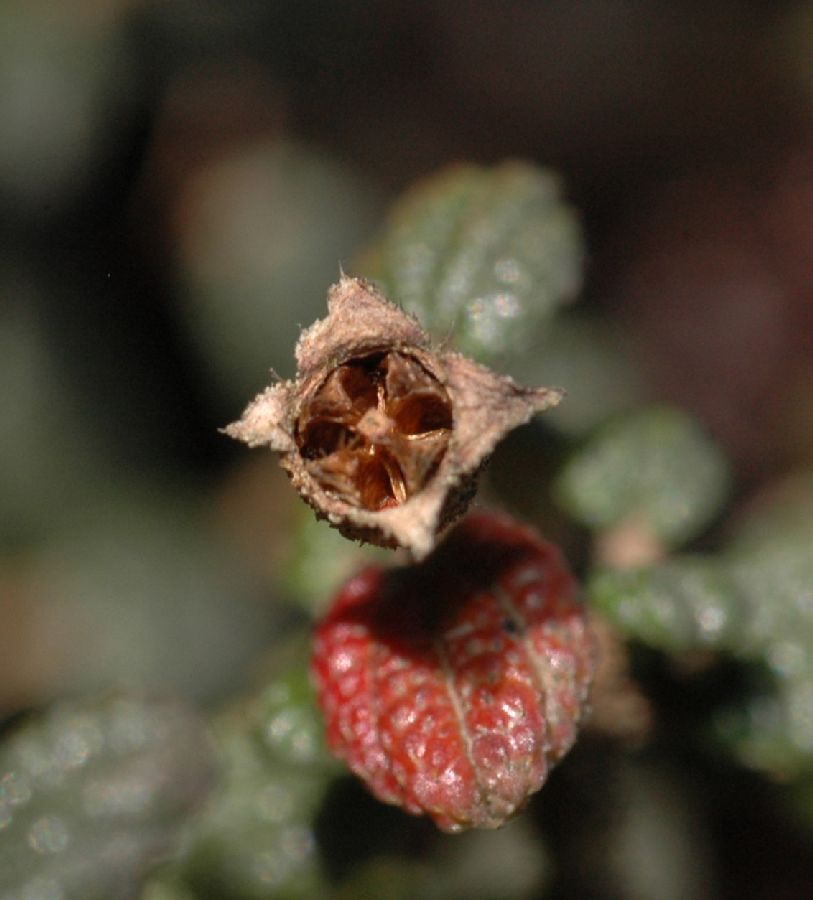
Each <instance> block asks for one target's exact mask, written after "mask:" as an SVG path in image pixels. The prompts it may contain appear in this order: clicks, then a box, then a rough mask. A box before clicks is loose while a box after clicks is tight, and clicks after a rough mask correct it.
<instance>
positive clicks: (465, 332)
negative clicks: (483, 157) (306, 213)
mask: <svg viewBox="0 0 813 900" xmlns="http://www.w3.org/2000/svg"><path fill="white" fill-rule="evenodd" d="M583 257H584V251H583V247H582V235H581V229H580V226H579V222H578V219H577V217H576V214H575V213H574V211H573V209H572V208H571V207H570V206H568V205H567V204H566V203H565V201H564V200H563V198H562V191H561V186H560V182H559V179H558V178H557V177H556V176H555V175H554V174H552V173H551V172H549V171H546V170H543V169H539V168H537V167H535V166H533V165H530V164H528V163H522V162H507V163H503V164H502V165H499V166H495V167H493V168H484V167H479V166H473V165H466V166H458V167H455V168H452V169H449V170H446V171H444V172H441V173H440V174H438V175H436V176H434V177H433V178H430V179H427V180H426V181H423V182H421V183H419V184H418V185H416V186H415V187H414V188H413V189H412V190H411V191H409V192H407V194H405V195H404V197H403V198H402V200H401V201H400V202H399V203H398V204H397V205H396V207H395V209H394V210H393V213H392V215H391V216H390V219H389V221H388V223H387V225H386V227H385V229H384V232H383V234H382V236H381V238H380V240H379V241H378V242H377V244H376V245H375V246H374V248H373V250H372V251H371V252H370V253H369V254H368V256H367V257H366V258H365V259H364V260H363V261H362V263H361V274H363V275H367V276H368V277H372V278H374V279H375V280H376V281H378V282H379V284H380V285H381V287H382V288H383V290H384V292H385V293H386V294H387V295H388V296H389V297H390V298H391V299H392V300H395V301H397V302H398V303H400V304H402V305H403V307H404V308H405V309H406V310H408V311H409V312H411V313H413V314H414V315H415V316H417V317H418V319H419V320H420V322H421V324H422V325H423V326H424V327H425V328H426V329H427V330H429V331H430V332H431V333H432V334H434V335H435V336H436V337H437V338H438V339H445V338H451V339H452V343H453V346H454V347H455V348H456V349H457V350H459V351H460V352H462V353H465V354H467V355H468V356H471V357H473V358H474V359H477V360H479V361H481V362H484V363H489V364H501V363H505V362H509V363H515V362H517V361H518V360H519V358H521V357H522V355H523V354H528V353H533V352H534V351H533V348H534V345H535V342H536V341H537V340H538V338H539V336H540V335H541V334H542V333H543V332H544V330H545V328H546V326H547V324H548V322H549V320H550V319H551V317H552V315H553V313H555V312H556V310H557V309H558V308H559V307H560V306H561V305H562V304H563V303H566V302H567V301H569V300H572V299H573V297H574V296H575V294H576V292H577V291H578V289H579V287H580V284H581V274H582V265H583Z"/></svg>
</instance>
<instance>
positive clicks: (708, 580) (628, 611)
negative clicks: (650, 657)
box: [587, 557, 742, 652]
mask: <svg viewBox="0 0 813 900" xmlns="http://www.w3.org/2000/svg"><path fill="white" fill-rule="evenodd" d="M587 593H588V596H589V598H590V600H591V602H592V603H593V604H594V605H595V606H597V607H598V608H599V609H600V610H601V611H602V612H603V613H604V614H605V615H606V616H607V617H608V618H609V619H610V620H611V621H612V622H613V624H615V625H616V626H617V627H618V628H619V629H620V630H621V631H622V632H623V633H624V634H625V635H627V636H628V637H633V638H635V639H637V640H639V641H642V642H644V643H646V644H649V645H651V646H653V647H657V648H659V649H661V650H664V651H667V652H680V651H684V650H692V649H700V648H709V647H715V648H716V647H719V646H721V645H726V644H729V643H731V642H732V641H734V640H736V635H737V633H738V630H739V629H740V627H741V603H742V601H741V599H740V597H739V595H738V593H737V592H736V590H735V586H734V584H733V583H732V582H731V580H730V579H729V577H728V575H727V573H726V571H725V569H724V568H723V567H721V566H720V565H719V564H718V563H717V562H716V561H715V560H712V559H704V558H702V557H675V558H674V559H671V560H669V561H667V562H665V563H663V564H660V565H655V566H649V567H646V568H641V569H632V570H621V571H614V570H608V571H603V572H598V573H597V574H595V575H593V577H592V578H591V580H590V581H589V583H588V588H587Z"/></svg>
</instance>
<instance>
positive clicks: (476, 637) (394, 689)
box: [313, 513, 594, 831]
mask: <svg viewBox="0 0 813 900" xmlns="http://www.w3.org/2000/svg"><path fill="white" fill-rule="evenodd" d="M593 663H594V651H593V642H592V638H591V636H590V634H589V632H588V630H587V626H586V623H585V617H584V610H583V608H582V605H581V603H580V602H579V598H578V589H577V585H576V582H575V581H574V579H573V577H572V576H571V574H570V572H569V571H568V569H567V567H566V566H565V564H564V562H563V559H562V557H561V554H560V553H559V551H558V549H557V548H556V547H555V546H553V545H552V544H549V543H547V542H546V541H543V540H541V539H540V538H539V537H537V536H536V535H535V534H534V533H533V532H532V531H530V530H528V529H527V528H524V527H522V526H520V525H518V524H517V523H516V522H514V521H512V520H511V519H509V518H507V517H505V516H502V515H494V514H485V513H480V514H476V515H471V516H469V517H468V518H467V519H466V520H465V521H464V522H463V523H462V524H461V525H459V526H458V527H457V528H456V529H455V531H454V532H453V533H452V534H451V535H450V536H449V537H448V538H447V539H446V540H445V541H444V543H443V544H441V545H440V547H438V548H437V549H436V550H435V551H434V553H432V554H431V555H430V556H429V557H427V559H426V560H424V561H423V562H422V563H420V564H418V565H414V566H406V567H403V568H399V569H390V570H383V569H380V568H376V567H370V568H366V569H364V570H362V571H361V572H359V573H358V574H357V575H356V576H354V577H353V578H351V579H350V580H349V581H348V582H347V583H346V584H345V585H344V586H343V588H342V589H341V590H340V591H339V593H338V595H337V596H336V598H335V600H334V602H333V605H332V607H331V609H330V610H329V612H328V614H327V616H326V617H325V619H324V620H323V621H322V622H321V623H320V625H319V626H318V628H317V632H316V636H315V641H314V652H313V672H314V675H315V679H316V684H317V689H318V695H319V702H320V705H321V707H322V709H323V711H324V714H325V718H326V727H327V738H328V743H329V745H330V747H331V748H332V750H333V751H334V753H336V754H337V755H338V756H340V757H342V758H344V759H345V760H346V761H347V763H348V765H349V766H350V768H351V769H352V770H353V771H354V772H355V773H356V774H357V775H359V776H360V777H361V778H362V779H363V780H364V781H365V782H366V783H367V785H368V786H369V788H370V789H371V790H372V792H373V793H374V794H375V795H376V796H377V797H378V798H379V799H381V800H383V801H385V802H388V803H395V804H398V805H399V806H401V807H403V808H404V809H405V810H407V811H408V812H411V813H415V814H420V813H427V814H428V815H430V816H431V817H432V818H433V819H434V820H435V822H436V823H437V824H438V826H439V827H440V828H442V829H444V830H445V831H460V830H462V829H463V828H467V827H481V828H496V827H499V826H500V825H502V824H503V823H504V822H505V821H506V820H507V819H508V818H509V817H510V816H512V815H513V814H514V813H515V812H516V811H517V810H518V809H519V808H521V807H522V805H523V804H524V803H525V801H526V800H527V799H528V797H529V796H530V795H531V794H532V793H533V792H534V791H537V790H538V789H539V788H540V787H541V786H542V784H543V783H544V781H545V779H546V777H547V775H548V772H549V770H550V768H551V766H552V765H553V764H554V763H555V762H556V761H557V760H559V759H560V758H561V757H562V756H563V755H564V754H565V753H566V752H567V750H568V749H569V748H570V747H571V746H572V744H573V742H574V740H575V738H576V733H577V729H578V725H579V721H580V719H581V718H582V715H583V712H584V710H585V706H586V696H587V690H588V686H589V683H590V679H591V677H592V672H593Z"/></svg>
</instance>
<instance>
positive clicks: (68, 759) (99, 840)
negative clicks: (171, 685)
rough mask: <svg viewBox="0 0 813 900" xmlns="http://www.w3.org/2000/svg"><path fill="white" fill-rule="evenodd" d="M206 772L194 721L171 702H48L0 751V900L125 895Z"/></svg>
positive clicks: (202, 739)
mask: <svg viewBox="0 0 813 900" xmlns="http://www.w3.org/2000/svg"><path fill="white" fill-rule="evenodd" d="M210 775H211V753H210V749H209V744H208V740H207V736H206V733H205V731H204V728H203V726H202V724H201V722H200V721H199V720H198V719H197V718H196V717H195V716H194V715H193V714H192V713H191V712H190V711H189V710H188V709H187V708H185V707H184V706H182V705H180V704H179V703H176V702H172V701H159V700H144V699H137V698H133V697H125V696H117V697H111V698H108V699H105V700H102V701H99V702H96V703H90V702H85V703H76V704H67V703H66V704H63V705H60V706H57V707H55V708H54V709H53V710H52V711H51V712H50V713H48V714H47V715H45V716H44V717H42V718H41V719H38V720H36V721H32V722H30V723H29V724H27V725H25V726H24V727H22V728H21V729H20V730H19V731H18V732H17V733H15V734H14V735H13V736H12V737H11V738H10V739H9V740H8V742H7V743H6V744H5V745H4V746H3V748H2V750H0V835H2V839H0V897H2V898H3V900H12V898H14V900H22V898H27V897H32V898H33V897H37V898H39V897H43V898H45V897H59V898H61V900H118V898H129V897H133V896H135V895H136V892H137V890H138V887H139V884H140V881H141V879H142V877H143V875H144V873H145V872H146V870H148V869H149V868H150V867H151V866H152V865H154V863H155V861H156V859H159V858H160V857H161V856H163V855H165V854H166V853H167V852H168V851H169V850H170V849H171V848H172V846H173V842H174V838H175V836H176V831H177V829H178V827H179V826H180V823H181V822H182V820H183V818H184V817H185V816H186V815H187V814H188V813H189V811H190V810H191V808H192V807H194V806H195V805H196V804H197V803H198V802H199V801H200V800H201V799H202V798H203V797H204V796H205V795H206V793H207V791H208V787H209V781H210Z"/></svg>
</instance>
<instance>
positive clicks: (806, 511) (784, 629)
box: [588, 477, 813, 777]
mask: <svg viewBox="0 0 813 900" xmlns="http://www.w3.org/2000/svg"><path fill="white" fill-rule="evenodd" d="M812 499H813V492H811V490H810V481H809V478H803V477H799V478H796V479H793V480H792V481H791V482H790V483H789V484H788V485H787V486H786V488H785V490H783V491H780V492H779V493H778V495H777V496H776V497H774V498H772V499H770V500H767V501H766V502H764V503H763V504H761V505H759V506H758V507H757V508H756V509H755V510H754V511H753V512H752V513H751V515H750V516H749V517H748V518H747V519H745V520H744V521H743V522H741V523H740V525H739V528H738V529H737V531H736V533H735V534H734V535H733V536H732V539H731V540H730V541H729V543H728V545H727V547H726V548H725V550H724V552H723V553H721V554H719V555H716V556H711V555H708V556H705V557H700V556H676V557H673V558H672V559H669V560H666V561H665V562H663V563H660V564H656V565H653V566H649V567H645V568H640V569H633V570H626V571H624V570H622V571H612V570H610V571H599V572H598V573H596V574H595V575H594V577H593V578H592V580H591V582H590V584H589V588H588V592H589V595H590V597H591V600H592V601H593V602H594V603H595V604H596V605H597V606H598V607H599V608H600V609H601V610H602V611H603V612H604V613H605V614H606V615H607V616H608V617H609V618H610V619H611V620H612V621H613V622H614V623H616V624H617V625H618V627H619V628H620V629H621V630H622V631H623V633H625V634H627V635H629V636H631V637H634V638H636V639H637V640H640V641H642V642H644V643H646V644H650V645H651V646H654V647H658V648H660V649H662V650H664V651H666V652H668V653H680V652H683V651H686V650H701V649H712V650H715V651H717V652H719V653H722V654H725V655H728V656H731V657H734V658H736V659H739V660H742V661H743V662H745V663H751V664H757V665H758V666H759V668H758V670H757V672H756V676H757V677H755V678H754V679H753V681H754V687H753V691H752V693H751V694H750V695H749V696H748V697H747V698H746V699H745V700H744V701H743V703H742V704H741V705H739V706H737V707H732V708H730V709H726V710H723V711H720V713H719V715H718V717H717V719H716V722H715V731H716V733H717V736H718V738H719V739H720V740H722V741H723V742H724V743H726V744H727V745H728V746H729V747H730V748H731V750H732V752H734V753H735V754H736V756H737V757H738V758H739V759H740V760H742V761H743V762H744V763H745V764H746V765H749V766H752V767H754V768H757V769H762V770H766V771H769V772H771V773H773V774H775V775H778V776H782V777H789V776H791V775H798V774H800V773H801V772H804V771H811V770H813V712H811V711H812V710H813V651H812V650H811V648H813V554H811V547H813V528H812V527H811V521H813V520H811V518H810V513H811V511H813V502H811V500H812Z"/></svg>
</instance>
